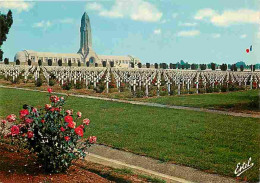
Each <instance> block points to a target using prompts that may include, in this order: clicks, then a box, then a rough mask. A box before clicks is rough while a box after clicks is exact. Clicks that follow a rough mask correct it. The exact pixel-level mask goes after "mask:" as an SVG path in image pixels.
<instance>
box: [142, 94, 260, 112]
mask: <svg viewBox="0 0 260 183" xmlns="http://www.w3.org/2000/svg"><path fill="white" fill-rule="evenodd" d="M142 101H146V102H154V103H160V104H166V105H180V106H191V107H203V108H236V109H242V110H245V109H246V110H256V111H257V110H258V111H259V90H247V91H239V92H229V93H208V94H199V95H196V94H194V95H180V96H164V97H155V98H147V99H143V100H142Z"/></svg>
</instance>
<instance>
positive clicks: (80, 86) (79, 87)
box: [75, 81, 83, 89]
mask: <svg viewBox="0 0 260 183" xmlns="http://www.w3.org/2000/svg"><path fill="white" fill-rule="evenodd" d="M75 88H76V89H82V88H83V82H82V81H81V82H79V81H77V82H76V85H75Z"/></svg>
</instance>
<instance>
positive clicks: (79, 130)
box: [75, 126, 84, 137]
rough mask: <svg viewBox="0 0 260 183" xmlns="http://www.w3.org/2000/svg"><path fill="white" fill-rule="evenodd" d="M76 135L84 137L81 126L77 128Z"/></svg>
mask: <svg viewBox="0 0 260 183" xmlns="http://www.w3.org/2000/svg"><path fill="white" fill-rule="evenodd" d="M75 133H76V134H77V135H78V136H80V137H83V133H84V132H83V129H82V128H81V127H80V126H78V127H77V128H75Z"/></svg>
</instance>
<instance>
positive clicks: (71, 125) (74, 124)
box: [68, 122, 76, 128]
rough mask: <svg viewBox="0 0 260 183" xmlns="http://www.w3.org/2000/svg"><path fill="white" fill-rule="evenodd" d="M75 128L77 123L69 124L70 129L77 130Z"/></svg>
mask: <svg viewBox="0 0 260 183" xmlns="http://www.w3.org/2000/svg"><path fill="white" fill-rule="evenodd" d="M75 126H76V123H75V122H70V123H69V124H68V127H69V128H75Z"/></svg>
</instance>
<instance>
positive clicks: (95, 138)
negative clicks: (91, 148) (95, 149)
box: [88, 136, 97, 144]
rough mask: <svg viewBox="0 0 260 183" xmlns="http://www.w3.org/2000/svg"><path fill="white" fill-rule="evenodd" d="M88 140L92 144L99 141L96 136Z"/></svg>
mask: <svg viewBox="0 0 260 183" xmlns="http://www.w3.org/2000/svg"><path fill="white" fill-rule="evenodd" d="M88 140H89V142H90V143H91V144H94V143H95V142H96V141H97V137H96V136H90V137H89V138H88Z"/></svg>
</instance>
